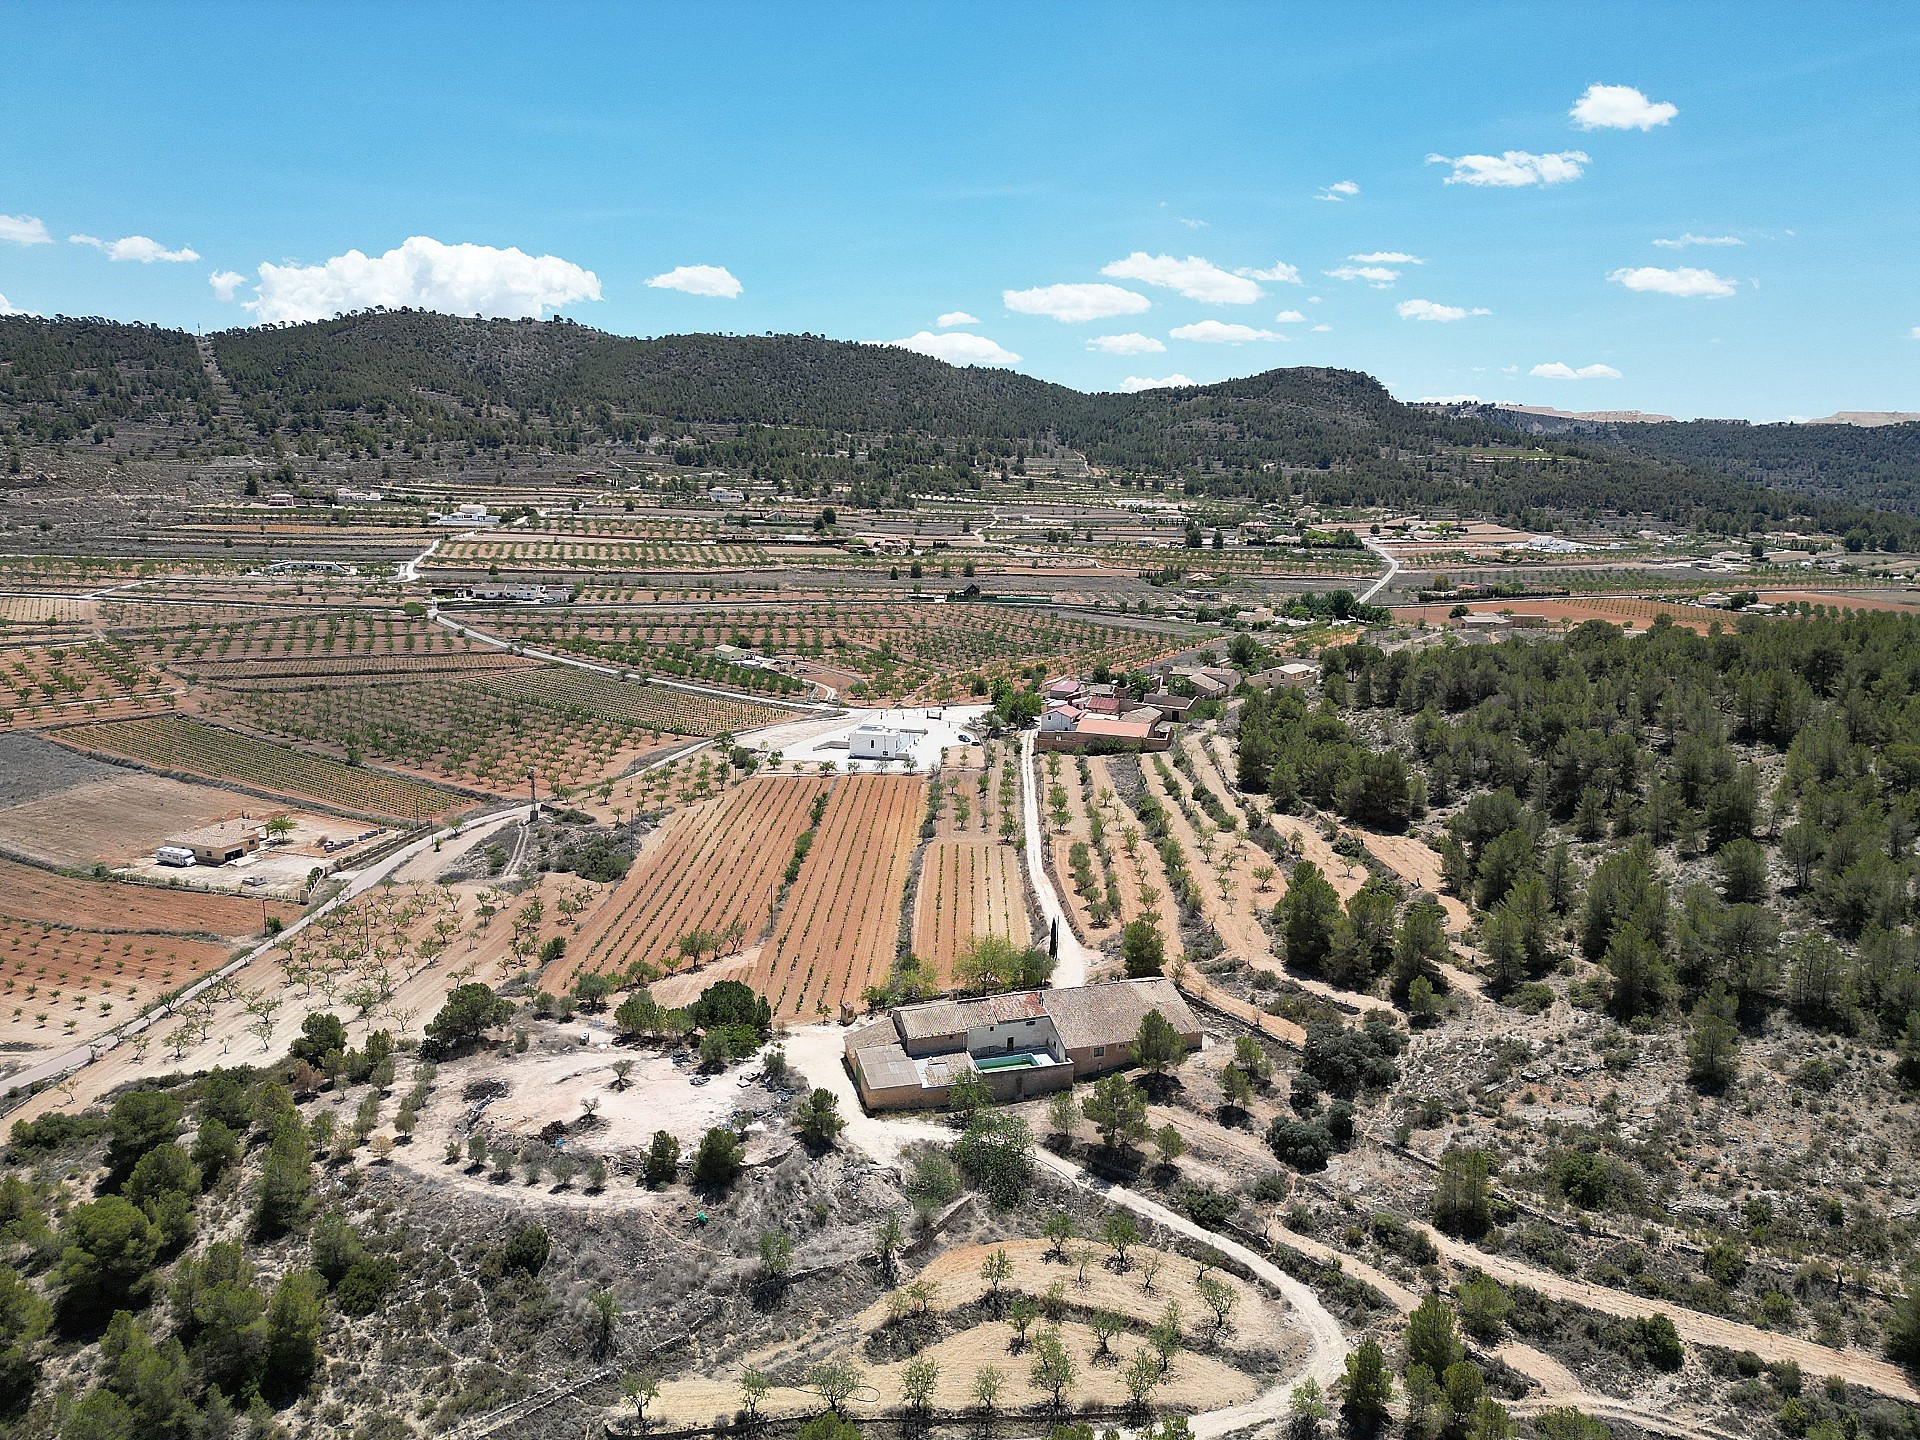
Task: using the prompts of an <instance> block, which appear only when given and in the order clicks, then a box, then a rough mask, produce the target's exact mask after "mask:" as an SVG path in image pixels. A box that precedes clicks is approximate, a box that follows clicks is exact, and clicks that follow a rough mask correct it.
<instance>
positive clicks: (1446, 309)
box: [1393, 300, 1493, 325]
mask: <svg viewBox="0 0 1920 1440" xmlns="http://www.w3.org/2000/svg"><path fill="white" fill-rule="evenodd" d="M1393 308H1394V312H1395V313H1396V314H1398V315H1399V317H1400V318H1401V319H1402V320H1436V321H1439V322H1440V323H1441V324H1443V325H1450V324H1452V323H1453V322H1454V321H1455V320H1465V319H1466V318H1467V317H1468V316H1469V315H1491V314H1492V313H1493V312H1492V311H1491V310H1484V309H1480V308H1478V307H1476V308H1474V309H1472V310H1467V309H1463V308H1462V307H1461V306H1458V305H1436V304H1435V303H1434V302H1433V301H1431V300H1402V301H1401V302H1400V303H1399V304H1398V305H1396V306H1394V307H1393Z"/></svg>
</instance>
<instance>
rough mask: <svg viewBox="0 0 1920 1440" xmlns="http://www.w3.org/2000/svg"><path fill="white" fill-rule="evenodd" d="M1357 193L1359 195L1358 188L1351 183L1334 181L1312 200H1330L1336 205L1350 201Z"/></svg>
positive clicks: (1348, 181) (1349, 181)
mask: <svg viewBox="0 0 1920 1440" xmlns="http://www.w3.org/2000/svg"><path fill="white" fill-rule="evenodd" d="M1359 193H1360V187H1359V186H1358V185H1356V184H1354V183H1353V181H1351V180H1336V181H1334V182H1333V184H1331V185H1329V186H1327V188H1326V189H1324V190H1322V191H1321V192H1320V193H1319V194H1318V195H1315V196H1314V197H1313V198H1314V199H1316V200H1331V201H1333V202H1334V203H1335V204H1336V205H1337V204H1339V203H1340V201H1342V200H1351V199H1352V198H1353V197H1354V196H1355V195H1358V194H1359Z"/></svg>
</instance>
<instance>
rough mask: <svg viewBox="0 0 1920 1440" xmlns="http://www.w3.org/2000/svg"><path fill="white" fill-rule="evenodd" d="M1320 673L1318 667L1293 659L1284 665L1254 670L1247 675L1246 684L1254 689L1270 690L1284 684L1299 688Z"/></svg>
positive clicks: (1311, 681) (1309, 683)
mask: <svg viewBox="0 0 1920 1440" xmlns="http://www.w3.org/2000/svg"><path fill="white" fill-rule="evenodd" d="M1319 674H1320V667H1319V666H1317V665H1308V664H1305V663H1304V662H1302V661H1299V660H1294V661H1290V662H1289V663H1287V664H1285V665H1275V666H1273V667H1272V668H1271V669H1268V670H1256V671H1254V673H1253V674H1251V675H1249V676H1247V684H1249V685H1251V686H1252V687H1253V688H1254V689H1255V690H1271V689H1272V688H1273V687H1274V686H1276V685H1286V686H1290V687H1292V688H1294V689H1300V688H1303V687H1305V686H1308V685H1311V684H1312V683H1313V682H1314V679H1315V678H1316V677H1317V676H1318V675H1319Z"/></svg>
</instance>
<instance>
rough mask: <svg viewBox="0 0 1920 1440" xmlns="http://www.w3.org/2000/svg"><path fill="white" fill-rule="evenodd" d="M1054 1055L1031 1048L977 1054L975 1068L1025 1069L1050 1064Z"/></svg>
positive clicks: (974, 1059) (974, 1061) (974, 1060)
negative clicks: (1037, 1052)
mask: <svg viewBox="0 0 1920 1440" xmlns="http://www.w3.org/2000/svg"><path fill="white" fill-rule="evenodd" d="M1052 1059H1053V1057H1052V1056H1050V1055H1037V1054H1035V1053H1033V1052H1032V1051H1030V1050H1016V1051H1013V1052H1012V1053H1011V1054H1007V1055H976V1056H974V1057H973V1068H974V1069H976V1070H1025V1069H1029V1068H1037V1067H1038V1066H1041V1065H1046V1064H1050V1063H1051V1062H1052Z"/></svg>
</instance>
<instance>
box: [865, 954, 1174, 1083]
mask: <svg viewBox="0 0 1920 1440" xmlns="http://www.w3.org/2000/svg"><path fill="white" fill-rule="evenodd" d="M1154 1010H1158V1011H1159V1012H1160V1014H1161V1015H1162V1016H1163V1017H1164V1018H1165V1019H1166V1021H1167V1022H1168V1023H1169V1024H1170V1025H1172V1026H1173V1028H1174V1032H1175V1033H1176V1034H1177V1035H1178V1036H1179V1037H1180V1040H1181V1043H1182V1044H1184V1045H1185V1046H1186V1048H1187V1049H1188V1050H1197V1049H1199V1048H1200V1022H1199V1020H1198V1019H1196V1018H1195V1016H1194V1013H1193V1011H1192V1010H1191V1009H1190V1008H1189V1007H1188V1005H1187V1002H1186V1001H1185V1000H1183V999H1182V998H1181V996H1180V992H1179V990H1177V989H1176V988H1175V987H1174V984H1173V982H1172V981H1171V980H1166V979H1160V978H1154V979H1146V980H1112V981H1108V982H1106V983H1104V984H1099V985H1076V986H1069V987H1067V988H1065V989H1060V990H1021V991H1015V992H1013V993H1011V994H1006V995H985V996H981V997H979V998H978V999H972V1000H933V1001H929V1002H927V1003H926V1004H922V1005H903V1006H901V1007H899V1008H898V1009H896V1010H894V1011H893V1012H892V1013H891V1014H890V1015H889V1016H888V1017H887V1018H886V1019H884V1020H878V1021H875V1022H874V1023H873V1024H871V1025H868V1026H865V1027H863V1028H862V1029H859V1030H856V1031H854V1032H853V1034H851V1035H849V1036H848V1037H847V1042H846V1058H847V1067H848V1069H850V1070H851V1071H852V1072H853V1078H854V1083H855V1084H856V1085H857V1086H858V1087H859V1090H860V1099H861V1102H862V1103H863V1104H864V1105H865V1106H866V1107H867V1108H868V1109H869V1110H907V1109H914V1108H919V1107H926V1106H939V1105H944V1104H945V1103H946V1100H947V1092H948V1089H949V1087H951V1086H952V1084H953V1082H954V1081H955V1080H956V1079H958V1078H959V1077H960V1076H961V1075H964V1074H967V1073H969V1072H971V1073H975V1074H978V1075H980V1076H981V1077H982V1078H984V1079H985V1080H986V1082H987V1085H988V1087H989V1088H990V1089H991V1090H992V1091H993V1093H994V1096H995V1098H997V1099H1000V1100H1018V1099H1021V1098H1023V1097H1025V1096H1029V1095H1044V1094H1046V1093H1047V1092H1049V1091H1053V1090H1064V1089H1066V1088H1067V1087H1068V1086H1069V1085H1072V1084H1073V1083H1074V1082H1075V1081H1077V1080H1086V1079H1091V1078H1092V1077H1094V1076H1096V1075H1104V1074H1106V1073H1107V1072H1108V1071H1110V1070H1120V1069H1124V1068H1125V1067H1126V1066H1128V1065H1131V1064H1133V1063H1134V1062H1133V1041H1134V1037H1135V1036H1137V1035H1138V1034H1139V1033H1140V1022H1141V1021H1142V1020H1144V1019H1145V1018H1146V1016H1147V1014H1148V1012H1150V1011H1154Z"/></svg>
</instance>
